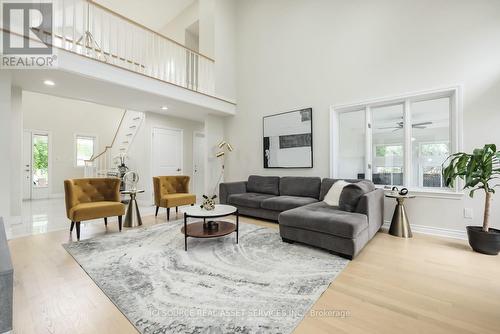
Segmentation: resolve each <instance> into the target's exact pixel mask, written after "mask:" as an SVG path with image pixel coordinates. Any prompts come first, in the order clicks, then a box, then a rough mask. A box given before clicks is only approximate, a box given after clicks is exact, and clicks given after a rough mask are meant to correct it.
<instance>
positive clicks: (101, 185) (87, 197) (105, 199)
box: [64, 178, 125, 240]
mask: <svg viewBox="0 0 500 334" xmlns="http://www.w3.org/2000/svg"><path fill="white" fill-rule="evenodd" d="M120 182H121V181H120V179H118V178H85V179H72V180H65V181H64V193H65V199H66V215H67V217H68V219H69V220H71V227H70V233H71V232H73V228H74V226H75V224H76V238H77V239H78V240H80V222H81V221H84V220H92V219H98V218H104V224H105V225H106V226H108V217H114V216H118V228H119V230H120V231H121V230H122V216H123V215H124V214H125V205H123V204H122V203H121V201H120Z"/></svg>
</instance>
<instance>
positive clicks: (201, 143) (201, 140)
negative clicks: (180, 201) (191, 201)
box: [192, 132, 206, 199]
mask: <svg viewBox="0 0 500 334" xmlns="http://www.w3.org/2000/svg"><path fill="white" fill-rule="evenodd" d="M205 147H206V146H205V134H204V133H201V132H195V133H194V137H193V182H192V184H193V191H194V193H195V194H196V198H198V199H201V197H202V196H203V194H204V193H205V151H206V150H205Z"/></svg>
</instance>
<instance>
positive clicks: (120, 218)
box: [118, 216, 122, 232]
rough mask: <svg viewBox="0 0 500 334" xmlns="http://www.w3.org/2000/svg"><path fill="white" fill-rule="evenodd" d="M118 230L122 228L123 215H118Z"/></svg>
mask: <svg viewBox="0 0 500 334" xmlns="http://www.w3.org/2000/svg"><path fill="white" fill-rule="evenodd" d="M118 230H119V231H120V232H121V230H122V216H118Z"/></svg>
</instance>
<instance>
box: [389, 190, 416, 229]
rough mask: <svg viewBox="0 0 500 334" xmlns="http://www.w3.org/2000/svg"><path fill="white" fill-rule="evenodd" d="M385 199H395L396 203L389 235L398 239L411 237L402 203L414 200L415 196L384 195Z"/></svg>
mask: <svg viewBox="0 0 500 334" xmlns="http://www.w3.org/2000/svg"><path fill="white" fill-rule="evenodd" d="M385 197H388V198H395V199H396V201H397V204H396V207H395V208H394V214H393V215H392V221H391V227H390V228H389V234H390V235H394V236H396V237H400V238H411V237H413V234H412V233H411V228H410V222H409V220H408V216H407V215H406V209H405V205H404V203H405V199H407V198H415V195H399V194H386V195H385Z"/></svg>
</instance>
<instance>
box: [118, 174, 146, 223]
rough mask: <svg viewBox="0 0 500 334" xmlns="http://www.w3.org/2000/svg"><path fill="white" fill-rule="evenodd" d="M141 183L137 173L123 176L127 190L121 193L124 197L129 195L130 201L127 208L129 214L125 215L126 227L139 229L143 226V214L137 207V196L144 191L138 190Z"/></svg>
mask: <svg viewBox="0 0 500 334" xmlns="http://www.w3.org/2000/svg"><path fill="white" fill-rule="evenodd" d="M138 182H139V174H137V173H136V172H133V171H132V172H128V173H126V174H125V175H124V176H123V183H125V185H126V189H127V190H124V191H121V193H122V194H123V195H129V196H130V201H129V202H128V206H127V213H126V214H125V222H124V224H123V226H125V227H137V226H141V225H142V219H141V213H140V212H139V206H138V205H137V199H136V197H137V194H140V193H143V192H144V190H137V183H138Z"/></svg>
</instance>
